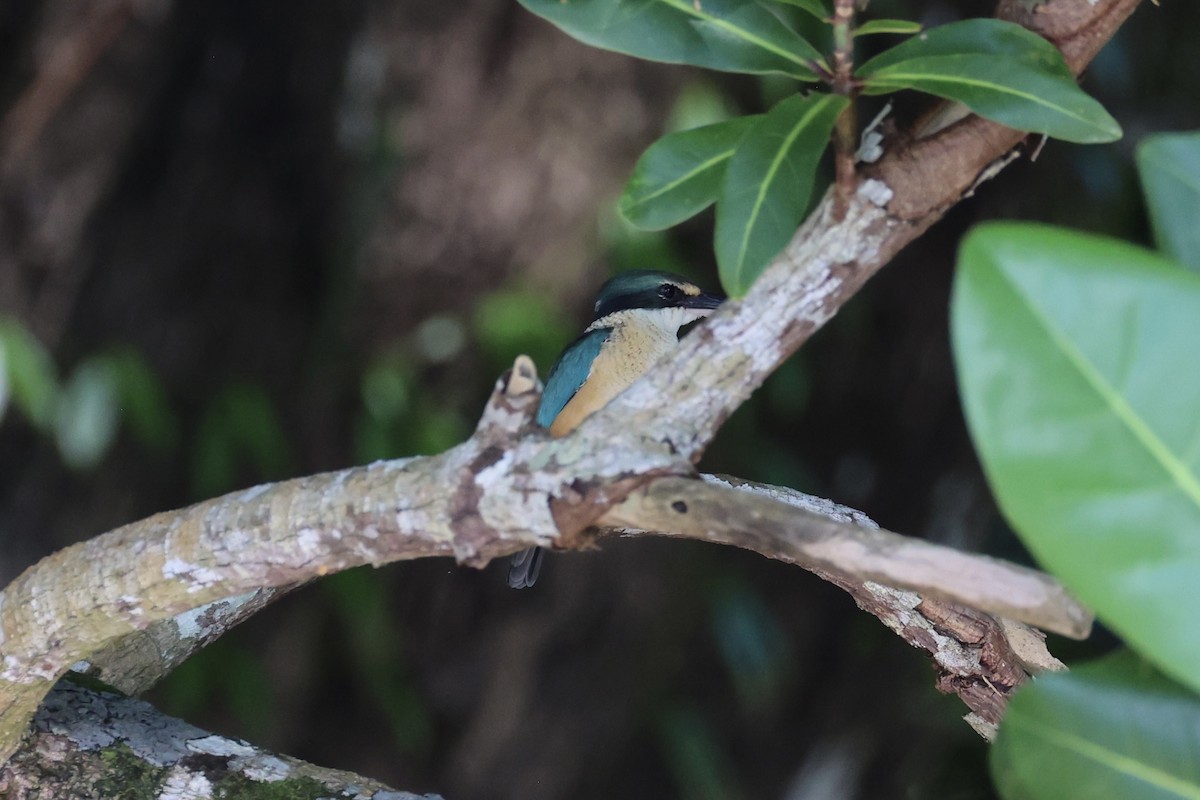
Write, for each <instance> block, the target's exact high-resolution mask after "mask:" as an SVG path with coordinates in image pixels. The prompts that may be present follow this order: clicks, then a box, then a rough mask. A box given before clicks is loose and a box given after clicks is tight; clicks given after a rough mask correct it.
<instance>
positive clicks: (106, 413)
mask: <svg viewBox="0 0 1200 800" xmlns="http://www.w3.org/2000/svg"><path fill="white" fill-rule="evenodd" d="M118 419H119V414H118V408H117V381H116V378H115V376H114V375H113V370H112V366H111V365H110V364H109V363H108V360H107V359H104V358H90V359H88V360H87V361H84V362H83V363H81V364H80V365H79V366H78V367H77V368H76V369H75V371H74V372H73V373H72V374H71V377H70V379H69V380H68V381H67V383H66V385H65V386H63V390H62V393H61V394H60V395H59V398H58V409H57V411H56V414H55V419H54V439H55V442H56V443H57V444H58V452H59V454H60V455H61V456H62V458H63V461H65V462H66V463H67V465H68V466H70V467H72V468H74V469H90V468H92V467H94V466H96V464H98V463H100V459H101V458H103V457H104V453H105V452H106V451H107V450H108V447H109V445H111V444H112V441H113V439H114V438H115V437H116V435H117V421H118Z"/></svg>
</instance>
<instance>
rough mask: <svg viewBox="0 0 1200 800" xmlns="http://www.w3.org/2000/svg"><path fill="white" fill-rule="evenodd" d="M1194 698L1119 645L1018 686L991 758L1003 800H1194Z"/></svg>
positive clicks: (1197, 714) (1198, 744)
mask: <svg viewBox="0 0 1200 800" xmlns="http://www.w3.org/2000/svg"><path fill="white" fill-rule="evenodd" d="M1197 732H1200V698H1198V697H1196V695H1194V694H1192V693H1191V692H1189V691H1187V689H1185V688H1183V687H1182V686H1180V685H1178V684H1176V683H1174V682H1172V681H1170V680H1168V679H1167V678H1165V677H1163V676H1162V675H1161V674H1160V673H1158V672H1156V671H1154V670H1153V669H1152V668H1151V667H1150V666H1149V665H1148V664H1146V663H1145V662H1144V661H1141V660H1140V659H1138V658H1137V657H1136V656H1134V655H1133V654H1131V653H1128V652H1121V653H1117V654H1115V655H1112V656H1109V657H1108V658H1105V659H1103V660H1101V661H1096V662H1093V663H1091V664H1086V665H1084V666H1082V667H1078V668H1076V669H1073V670H1072V671H1071V672H1061V673H1057V674H1053V675H1047V676H1044V677H1041V678H1039V679H1038V680H1036V681H1034V682H1031V683H1029V684H1026V685H1025V686H1024V687H1022V688H1021V690H1020V691H1018V692H1017V694H1016V696H1015V697H1014V698H1013V699H1012V702H1011V703H1009V706H1008V710H1007V711H1006V712H1005V715H1004V722H1002V723H1001V725H1000V734H999V736H998V737H997V738H996V743H995V745H994V746H993V747H992V752H991V756H990V760H991V768H992V777H993V779H994V780H995V782H996V787H997V789H999V791H1000V795H1001V796H1002V797H1004V798H1005V800H1127V798H1134V797H1136V798H1138V800H1180V799H1181V798H1187V799H1188V800H1200V736H1198V735H1197Z"/></svg>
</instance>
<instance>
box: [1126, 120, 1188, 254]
mask: <svg viewBox="0 0 1200 800" xmlns="http://www.w3.org/2000/svg"><path fill="white" fill-rule="evenodd" d="M1137 163H1138V172H1139V173H1140V174H1141V176H1142V189H1143V190H1144V191H1145V193H1146V205H1147V206H1148V207H1149V211H1150V223H1151V225H1153V227H1154V238H1155V240H1156V241H1157V242H1158V247H1159V249H1161V250H1162V251H1163V252H1164V253H1167V254H1168V255H1170V256H1172V257H1173V258H1176V259H1178V260H1179V261H1181V262H1183V263H1184V264H1186V265H1187V266H1189V267H1191V268H1192V269H1194V270H1197V271H1200V224H1197V222H1198V221H1200V132H1194V133H1163V134H1158V135H1156V136H1147V137H1146V138H1145V139H1144V140H1142V143H1141V144H1140V145H1138V150H1137Z"/></svg>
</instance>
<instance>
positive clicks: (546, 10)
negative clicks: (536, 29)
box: [521, 0, 824, 81]
mask: <svg viewBox="0 0 1200 800" xmlns="http://www.w3.org/2000/svg"><path fill="white" fill-rule="evenodd" d="M521 5H523V6H525V8H527V9H529V10H530V11H532V12H533V13H534V14H537V15H538V16H539V17H544V18H545V19H547V20H549V21H550V22H552V23H554V24H555V25H557V26H558V27H559V28H562V30H564V31H565V32H566V33H568V34H570V35H571V36H573V37H575V38H576V39H578V40H579V41H581V42H584V43H585V44H590V45H592V46H593V47H600V48H603V49H605V50H615V51H616V52H618V53H626V54H628V55H631V56H637V57H639V58H646V59H650V60H651V61H666V62H669V63H673V64H692V65H694V66H697V67H708V68H709V69H716V70H723V71H725V72H748V73H753V74H765V73H772V72H777V73H781V74H783V75H790V76H792V77H793V78H797V79H799V80H804V81H812V80H816V74H815V73H814V72H813V70H812V67H811V66H810V65H811V64H813V63H821V64H823V63H824V59H823V58H822V57H821V53H820V52H819V51H818V50H817V49H816V48H815V47H813V46H812V45H811V44H810V43H809V42H808V41H806V40H805V39H804V38H803V37H801V36H800V34H798V33H796V32H795V31H794V30H792V29H791V28H789V27H788V26H787V25H786V24H784V22H783V21H782V20H781V19H780V18H779V17H778V16H777V15H776V14H775V13H774V12H773V11H772V10H771V9H770V6H769V5H768V4H766V3H764V2H760V0H703V2H695V0H521Z"/></svg>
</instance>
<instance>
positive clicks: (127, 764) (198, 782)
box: [0, 681, 438, 800]
mask: <svg viewBox="0 0 1200 800" xmlns="http://www.w3.org/2000/svg"><path fill="white" fill-rule="evenodd" d="M31 728H32V731H31V734H30V736H29V737H28V738H27V739H26V740H25V742H24V743H23V744H22V745H21V748H20V749H19V750H17V752H16V753H14V754H13V756H12V758H11V759H10V760H9V762H8V764H7V765H5V766H3V767H0V796H3V797H6V798H12V800H62V798H65V797H132V796H133V795H132V793H131V792H132V789H133V787H134V786H135V785H136V786H139V787H142V788H143V791H144V792H145V794H144V795H143V794H138V795H137V796H138V797H142V796H145V797H151V796H153V797H163V798H166V797H173V798H189V797H194V798H200V797H258V796H263V797H266V796H268V793H269V796H270V797H285V796H286V797H318V796H321V797H345V798H356V800H438V798H437V796H436V795H416V794H412V793H411V792H400V791H396V790H394V789H390V788H388V787H387V786H384V785H383V784H381V783H379V782H377V781H373V780H371V779H369V778H364V777H362V776H359V775H354V774H352V773H349V772H342V771H340V770H334V769H327V768H325V767H318V766H314V765H312V764H306V763H304V762H303V761H299V760H298V759H294V758H290V757H288V756H279V755H275V754H273V753H268V752H265V751H263V750H260V749H259V748H257V747H254V746H252V745H250V744H247V743H246V742H243V741H239V740H237V739H229V738H226V737H224V736H218V735H216V734H212V733H208V732H207V731H204V730H201V729H200V728H197V727H195V726H194V725H189V724H187V723H186V722H183V721H181V720H177V719H172V718H171V717H167V716H165V715H163V714H161V713H159V712H158V711H156V710H155V709H154V708H152V707H151V706H150V705H149V704H148V703H144V702H141V701H139V700H131V699H129V698H127V697H120V696H119V695H115V694H111V693H109V692H101V691H93V690H91V689H87V688H85V687H83V686H79V685H76V684H74V683H69V682H66V681H64V682H63V683H62V684H61V685H59V686H58V687H57V688H55V690H54V691H53V692H51V693H50V695H49V696H48V697H47V698H46V702H45V703H44V704H43V705H42V707H41V709H40V710H39V711H38V713H37V716H36V717H35V718H34V720H33V725H32V726H31ZM256 787H262V788H261V789H256Z"/></svg>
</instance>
